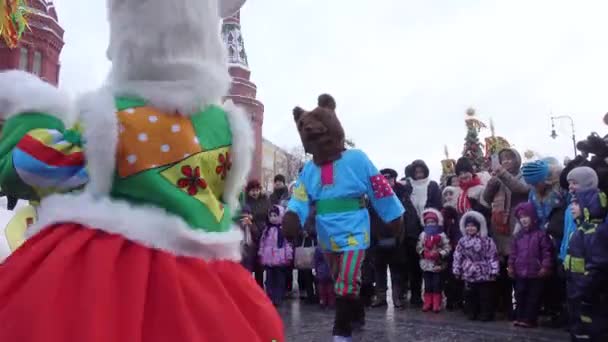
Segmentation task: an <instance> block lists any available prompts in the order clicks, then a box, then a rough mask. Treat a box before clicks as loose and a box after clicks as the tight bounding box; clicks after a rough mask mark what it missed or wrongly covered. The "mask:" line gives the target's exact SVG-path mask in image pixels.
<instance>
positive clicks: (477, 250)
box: [452, 211, 499, 283]
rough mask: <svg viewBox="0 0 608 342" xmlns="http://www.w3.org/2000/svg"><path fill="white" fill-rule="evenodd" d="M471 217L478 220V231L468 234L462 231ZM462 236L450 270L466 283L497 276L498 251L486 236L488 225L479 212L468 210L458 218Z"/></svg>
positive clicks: (488, 279) (489, 279) (492, 278)
mask: <svg viewBox="0 0 608 342" xmlns="http://www.w3.org/2000/svg"><path fill="white" fill-rule="evenodd" d="M468 217H472V218H474V219H475V221H477V222H479V224H480V229H479V232H478V233H477V234H476V235H474V236H469V235H467V234H466V233H465V231H464V226H465V221H466V220H467V218H468ZM460 231H461V233H462V234H463V237H462V238H461V239H460V240H459V241H458V245H457V246H456V251H455V252H454V262H453V264H452V272H453V273H454V275H455V276H456V277H458V278H462V280H464V281H465V282H467V283H478V282H484V281H493V280H495V279H496V277H497V276H498V272H499V263H498V251H497V249H496V244H495V243H494V240H492V238H490V237H488V227H487V223H486V220H485V218H484V217H483V215H482V214H481V213H478V212H476V211H469V212H467V213H466V214H464V215H463V217H462V219H461V220H460Z"/></svg>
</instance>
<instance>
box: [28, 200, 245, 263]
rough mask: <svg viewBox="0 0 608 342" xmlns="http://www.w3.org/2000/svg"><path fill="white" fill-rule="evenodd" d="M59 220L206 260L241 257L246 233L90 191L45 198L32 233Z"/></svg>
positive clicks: (29, 231) (29, 235)
mask: <svg viewBox="0 0 608 342" xmlns="http://www.w3.org/2000/svg"><path fill="white" fill-rule="evenodd" d="M57 223H78V224H81V225H84V226H87V228H91V229H99V230H102V231H104V232H107V233H110V234H118V235H121V236H123V237H125V238H126V239H128V240H131V241H134V242H137V243H139V244H142V245H144V246H146V247H149V248H154V249H158V250H163V251H166V252H169V253H171V254H173V255H177V256H188V257H195V258H200V259H204V260H234V261H239V260H240V259H241V240H242V238H243V233H242V232H241V230H240V229H239V228H238V227H233V228H232V229H231V230H230V231H229V232H226V233H209V232H203V231H197V230H194V229H192V228H191V227H190V226H188V224H187V223H186V222H185V221H184V220H182V219H181V218H179V217H177V216H174V215H171V214H169V213H167V212H166V211H164V210H162V209H159V208H154V207H147V206H134V205H131V204H129V203H127V202H125V201H120V200H116V199H110V198H108V197H104V198H99V199H96V198H94V197H93V196H92V195H91V194H89V193H86V192H85V193H81V194H68V195H52V196H49V197H47V198H45V199H44V200H42V202H41V203H40V207H39V208H38V222H36V223H35V224H34V225H33V226H31V227H30V228H28V231H27V234H28V237H31V236H33V235H35V234H37V233H38V232H40V231H41V230H43V229H47V228H49V227H51V226H52V225H54V224H57ZM83 229H84V228H83Z"/></svg>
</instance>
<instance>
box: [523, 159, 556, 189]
mask: <svg viewBox="0 0 608 342" xmlns="http://www.w3.org/2000/svg"><path fill="white" fill-rule="evenodd" d="M549 171H550V170H549V163H547V162H546V161H545V160H536V161H533V162H530V163H526V164H524V166H523V167H522V168H521V172H522V175H523V177H524V181H525V182H526V183H528V184H530V185H536V184H540V183H542V182H544V181H546V180H547V178H548V177H549Z"/></svg>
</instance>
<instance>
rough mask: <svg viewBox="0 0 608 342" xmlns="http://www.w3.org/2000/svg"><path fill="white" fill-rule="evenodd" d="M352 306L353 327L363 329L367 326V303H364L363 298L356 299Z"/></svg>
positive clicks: (356, 329)
mask: <svg viewBox="0 0 608 342" xmlns="http://www.w3.org/2000/svg"><path fill="white" fill-rule="evenodd" d="M352 307H353V309H352V315H353V316H352V317H353V320H352V329H353V331H359V330H362V329H363V327H364V326H365V303H363V299H361V298H357V299H355V300H354V301H353V302H352Z"/></svg>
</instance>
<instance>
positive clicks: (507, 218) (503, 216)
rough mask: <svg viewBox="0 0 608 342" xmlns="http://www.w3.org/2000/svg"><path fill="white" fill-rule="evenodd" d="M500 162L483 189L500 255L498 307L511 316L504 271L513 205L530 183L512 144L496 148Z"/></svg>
mask: <svg viewBox="0 0 608 342" xmlns="http://www.w3.org/2000/svg"><path fill="white" fill-rule="evenodd" d="M498 160H499V162H500V166H499V167H498V168H497V169H496V170H492V178H491V179H490V180H489V181H488V185H487V187H486V189H485V191H484V193H483V197H484V199H485V201H486V202H487V203H491V206H492V220H491V222H490V235H491V236H492V238H493V239H494V241H496V246H497V248H498V254H499V256H500V276H499V277H498V279H497V287H498V291H497V293H496V294H497V296H498V303H499V306H498V310H499V311H500V312H504V313H506V314H507V315H510V316H512V307H513V305H512V303H513V298H512V292H513V282H512V281H511V279H510V278H509V276H508V274H507V264H508V262H507V261H508V258H509V253H510V249H511V248H510V246H511V240H512V238H513V234H512V233H513V230H514V229H515V226H516V225H517V218H515V207H516V206H517V205H518V204H520V203H524V202H527V201H528V193H529V192H530V186H529V185H528V184H526V182H525V181H524V179H523V175H522V173H521V171H520V168H521V156H520V154H519V152H517V150H515V149H513V148H504V149H502V150H500V151H499V152H498Z"/></svg>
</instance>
